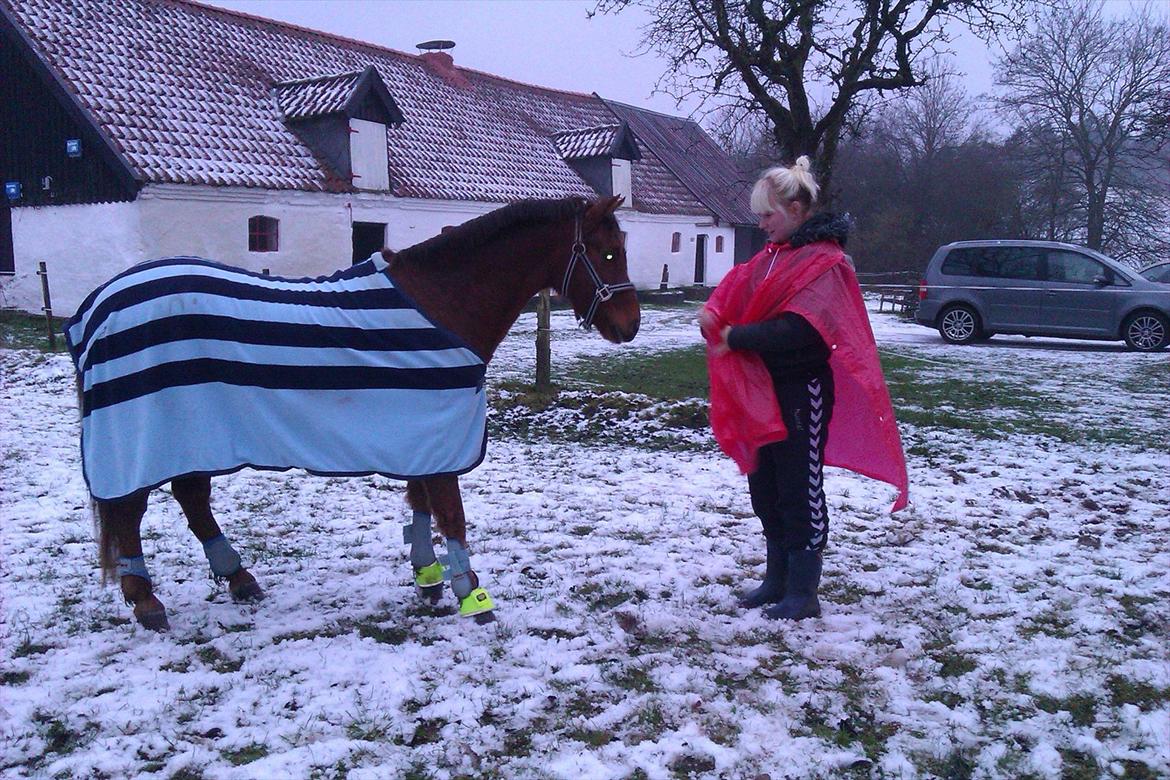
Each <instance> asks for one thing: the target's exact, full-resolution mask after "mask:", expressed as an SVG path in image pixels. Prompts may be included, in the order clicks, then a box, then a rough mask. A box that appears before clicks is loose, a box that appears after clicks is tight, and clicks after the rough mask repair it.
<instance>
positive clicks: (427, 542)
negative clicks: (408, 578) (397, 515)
mask: <svg viewBox="0 0 1170 780" xmlns="http://www.w3.org/2000/svg"><path fill="white" fill-rule="evenodd" d="M402 542H403V543H404V544H409V545H410V565H411V566H413V567H414V570H415V571H418V570H419V569H421V568H423V567H424V566H430V565H431V564H432V563H434V562H435V547H434V544H433V543H432V542H431V515H430V513H429V512H419V511H417V510H416V511H415V513H414V517H413V519H412V520H411V522H410V524H409V525H404V526H402Z"/></svg>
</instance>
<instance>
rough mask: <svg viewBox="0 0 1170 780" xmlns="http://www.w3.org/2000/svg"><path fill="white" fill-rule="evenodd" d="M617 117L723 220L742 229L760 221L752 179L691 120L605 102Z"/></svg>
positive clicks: (613, 102)
mask: <svg viewBox="0 0 1170 780" xmlns="http://www.w3.org/2000/svg"><path fill="white" fill-rule="evenodd" d="M605 104H606V105H607V106H609V108H610V110H611V111H613V113H614V115H615V116H617V117H618V118H619V119H621V120H623V121H625V122H628V123H629V125H630V129H631V130H633V131H634V135H636V136H637V137H638V140H639V141H640V142H641V143H642V144H644V145H645V146H646V147H647V148H649V150H650V151H651V153H652V154H654V156H655V157H657V158H658V159H659V160H660V161H662V163H663V164H664V165H665V166H666V167H667V168H668V169H669V170H670V172H671V173H672V174H674V176H676V177H677V178H678V179H680V180H681V181H682V183H683V184H685V185H686V187H687V189H688V190H689V191H690V193H691V194H692V195H693V196H694V197H695V198H696V199H698V200H699V201H701V202H702V203H703V204H704V205H705V206H706V207H707V208H708V209H710V210H711V211H713V212H714V213H715V214H717V215H718V216H719V218H720V219H722V220H724V221H726V222H729V223H732V224H737V225H754V224H756V222H757V221H758V218H757V217H756V215H755V214H753V213H752V211H751V209H750V208H749V203H750V195H751V188H752V185H753V184H754V183H755V181H754V180H753V179H746V178H744V177H743V176H742V174H740V173H739V171H737V170H736V167H735V164H734V162H732V160H731V158H730V157H729V156H728V155H727V153H726V152H724V151H723V150H722V149H720V148H719V147H718V146H717V145H716V144H715V142H714V141H712V140H711V138H710V136H708V135H707V134H706V133H704V132H703V129H702V128H701V127H699V125H698V124H697V123H695V122H692V121H691V120H689V119H682V118H680V117H676V116H667V115H666V114H659V113H657V112H655V111H647V110H645V109H642V108H635V107H634V106H629V105H626V104H625V103H618V102H616V101H613V100H606V101H605Z"/></svg>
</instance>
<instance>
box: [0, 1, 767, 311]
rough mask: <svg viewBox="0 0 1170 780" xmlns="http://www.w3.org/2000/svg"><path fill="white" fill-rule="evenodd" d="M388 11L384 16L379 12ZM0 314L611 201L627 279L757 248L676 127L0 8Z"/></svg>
mask: <svg viewBox="0 0 1170 780" xmlns="http://www.w3.org/2000/svg"><path fill="white" fill-rule="evenodd" d="M388 12H390V13H392V12H393V11H392V7H388ZM0 43H2V45H0V68H2V72H3V73H4V78H3V81H2V82H0V178H2V179H3V181H4V185H5V196H4V197H3V198H0V305H2V306H9V307H19V308H23V309H27V310H36V309H39V307H40V306H41V293H40V280H39V279H38V277H37V273H36V272H37V267H38V263H39V262H44V263H46V265H47V268H48V271H49V275H50V278H51V282H52V295H53V304H54V308H55V309H56V310H57V312H59V313H71V312H72V311H73V309H74V308H76V306H77V305H78V304H79V303H80V301H81V300H82V298H83V297H84V296H85V294H87V293H88V291H89V290H91V289H93V288H94V287H95V286H97V285H98V284H100V283H101V282H103V281H104V280H106V279H108V278H109V277H110V276H112V275H113V274H115V273H117V272H119V271H121V270H123V269H125V268H127V267H129V266H131V265H133V264H135V263H138V262H140V261H142V260H146V259H150V258H155V257H163V256H168V255H197V256H202V257H207V258H211V259H214V260H218V261H220V262H224V263H228V264H231V265H236V266H241V267H244V268H248V269H252V270H257V271H260V270H267V271H268V272H269V273H271V274H273V275H278V276H317V275H320V274H324V273H327V272H331V271H333V270H336V269H337V268H338V267H340V266H342V265H345V264H347V263H349V262H351V261H352V260H357V259H364V258H365V257H367V256H368V255H369V254H370V253H371V252H372V251H374V250H376V249H378V248H381V247H382V246H389V247H390V248H392V249H400V248H404V247H406V246H410V245H412V244H414V243H417V242H419V241H421V240H423V239H425V238H428V237H430V236H432V235H435V234H436V233H438V232H439V231H440V230H441V229H442V228H443V227H445V226H448V225H454V224H459V223H461V222H464V221H466V220H467V219H470V218H472V217H475V216H478V215H479V214H482V213H484V212H486V211H490V210H492V209H494V208H497V207H498V206H499V205H501V204H504V203H508V202H513V201H517V200H521V199H524V198H533V197H536V198H541V197H563V196H570V195H579V196H585V197H595V196H598V195H611V194H620V195H625V196H627V206H626V207H625V208H623V209H622V210H621V212H620V214H619V218H620V220H621V223H622V227H623V229H624V230H625V231H626V233H627V237H626V240H627V250H628V253H629V257H630V265H631V267H630V276H631V279H632V280H633V281H634V283H635V284H636V285H637V286H638V287H639V288H640V289H647V288H657V287H658V286H659V284H660V282H661V280H662V278H663V274H664V270H665V272H666V274H667V276H668V277H669V282H670V285H671V286H675V287H677V286H687V285H693V284H699V285H704V284H705V285H710V284H713V283H715V282H718V281H719V279H720V278H721V277H722V276H723V274H724V273H725V272H726V271H727V270H728V269H729V268H730V267H731V266H732V264H733V263H734V262H736V261H737V260H739V261H742V260H743V259H745V258H746V257H748V256H750V254H751V252H752V251H753V249H754V248H755V245H756V244H757V242H758V241H759V238H758V233H757V231H756V230H755V228H754V224H755V219H754V217H753V215H752V214H751V212H750V211H749V209H748V207H747V190H748V187H749V185H750V182H745V181H743V180H742V179H741V177H740V176H739V175H738V174H737V173H736V171H735V169H734V167H733V165H732V164H731V161H730V159H729V158H728V157H727V156H726V155H725V154H724V153H723V152H722V151H721V150H720V149H719V148H718V147H717V146H716V145H715V144H714V143H713V142H712V141H711V139H710V138H709V137H708V136H707V135H706V134H705V133H704V132H703V130H702V129H701V128H700V127H699V126H698V125H697V124H696V123H694V122H692V121H689V120H686V119H681V118H678V117H671V116H665V115H662V114H659V113H655V112H651V111H647V110H644V109H640V108H638V107H636V106H629V105H624V104H621V103H617V102H614V101H611V100H606V99H604V98H602V97H601V96H599V95H597V94H591V95H587V94H579V93H572V92H564V91H559V90H553V89H547V88H544V87H539V86H534V85H529V84H521V83H517V82H515V81H510V80H508V79H504V78H500V77H498V76H494V75H491V74H487V73H481V72H477V71H473V70H468V69H465V68H460V67H459V66H458V65H457V64H456V63H455V61H454V59H453V58H452V56H451V55H450V54H449V53H447V52H446V51H438V50H435V51H426V52H424V53H422V54H418V55H415V54H408V53H403V52H399V51H394V50H391V49H386V48H382V47H379V46H374V45H371V44H367V43H362V42H360V41H354V40H349V39H346V38H341V37H338V36H334V35H329V34H326V33H321V32H317V31H314V30H309V29H305V28H301V27H297V26H294V25H289V24H284V23H280V22H275V21H271V20H267V19H261V18H257V17H253V16H249V15H246V14H241V13H236V12H232V11H226V10H222V9H218V8H211V7H207V6H203V5H199V4H196V3H192V2H187V1H186V0H119V2H92V1H90V0H0Z"/></svg>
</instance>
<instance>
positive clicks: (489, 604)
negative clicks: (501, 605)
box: [459, 588, 496, 617]
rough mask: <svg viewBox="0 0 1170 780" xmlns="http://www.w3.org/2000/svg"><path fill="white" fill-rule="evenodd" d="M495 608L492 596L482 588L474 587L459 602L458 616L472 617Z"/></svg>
mask: <svg viewBox="0 0 1170 780" xmlns="http://www.w3.org/2000/svg"><path fill="white" fill-rule="evenodd" d="M495 608H496V605H495V603H494V602H493V601H492V597H491V596H489V595H488V592H487V591H486V590H484V589H483V588H476V589H475V590H473V591H471V593H468V594H467V598H464V599H462V600H461V601H460V602H459V617H474V616H475V615H482V614H483V613H485V612H491V611H492V610H493V609H495Z"/></svg>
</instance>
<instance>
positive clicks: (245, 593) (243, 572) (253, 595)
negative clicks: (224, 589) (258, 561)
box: [228, 569, 264, 602]
mask: <svg viewBox="0 0 1170 780" xmlns="http://www.w3.org/2000/svg"><path fill="white" fill-rule="evenodd" d="M228 592H229V593H231V595H232V601H236V602H248V601H260V600H261V599H263V598H264V589H263V588H261V587H260V583H258V582H256V578H255V577H253V576H252V574H251V573H250V572H249V571H248V570H247V569H240V570H239V571H238V572H236V573H235V574H234V575H232V577H231V578H230V579H229V580H228Z"/></svg>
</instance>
